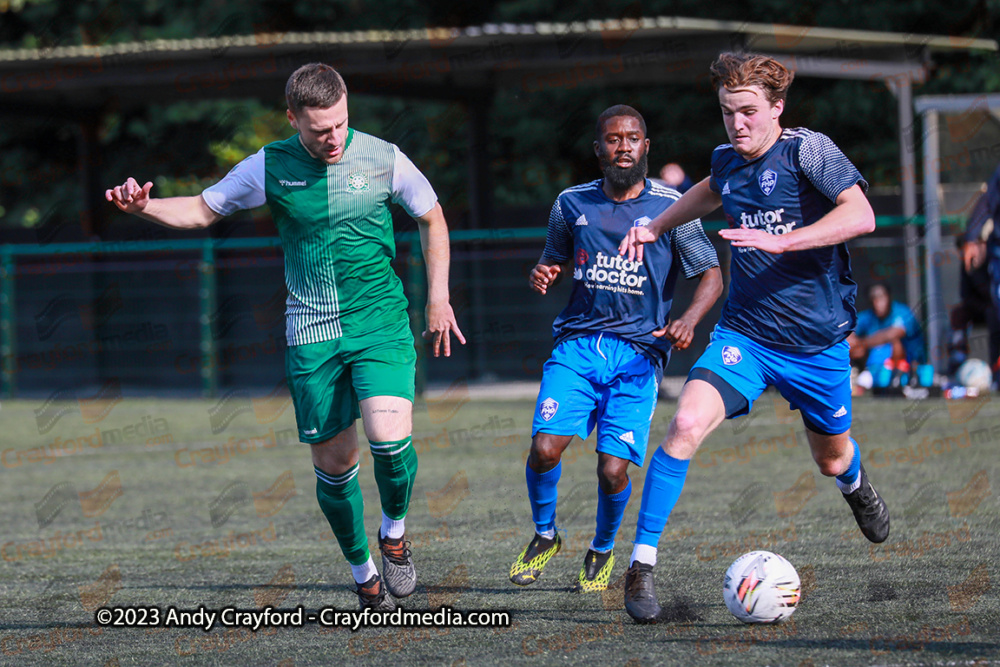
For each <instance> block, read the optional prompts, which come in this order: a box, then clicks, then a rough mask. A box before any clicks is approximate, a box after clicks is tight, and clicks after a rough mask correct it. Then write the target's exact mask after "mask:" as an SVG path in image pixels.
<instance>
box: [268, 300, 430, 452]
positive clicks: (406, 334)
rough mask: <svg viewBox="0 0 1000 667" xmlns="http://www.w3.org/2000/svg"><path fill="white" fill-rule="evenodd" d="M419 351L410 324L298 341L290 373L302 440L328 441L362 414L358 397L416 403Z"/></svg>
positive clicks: (289, 355) (289, 359) (290, 351)
mask: <svg viewBox="0 0 1000 667" xmlns="http://www.w3.org/2000/svg"><path fill="white" fill-rule="evenodd" d="M416 362H417V353H416V350H415V349H414V347H413V334H412V333H411V332H410V326H409V322H407V321H406V320H403V321H401V322H400V323H399V324H398V325H393V326H391V327H387V328H385V329H383V330H382V331H378V332H372V333H369V334H366V335H364V336H354V337H346V336H345V337H342V338H337V339H335V340H329V341H324V342H322V343H310V344H307V345H294V346H290V347H288V348H287V351H286V352H285V376H286V377H287V379H288V389H289V391H290V392H291V394H292V403H293V404H294V405H295V421H296V423H297V424H298V427H299V440H301V441H302V442H307V443H310V444H313V443H317V442H323V441H324V440H329V439H330V438H332V437H333V436H335V435H337V434H338V433H340V432H341V431H343V430H344V429H345V428H347V427H348V426H351V425H352V424H353V423H354V421H355V420H356V419H357V418H358V417H360V416H361V410H360V409H359V407H358V401H361V400H364V399H366V398H371V397H372V396H399V397H400V398H405V399H407V400H409V401H413V393H414V388H413V376H414V371H415V368H416Z"/></svg>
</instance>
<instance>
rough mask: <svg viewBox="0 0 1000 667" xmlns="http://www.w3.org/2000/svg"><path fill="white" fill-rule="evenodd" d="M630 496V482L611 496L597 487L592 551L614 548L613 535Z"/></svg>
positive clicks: (620, 523) (620, 521)
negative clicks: (595, 524)
mask: <svg viewBox="0 0 1000 667" xmlns="http://www.w3.org/2000/svg"><path fill="white" fill-rule="evenodd" d="M631 495H632V480H629V481H628V485H627V486H626V487H625V488H624V489H622V490H621V491H619V492H618V493H616V494H614V495H612V496H609V495H608V494H606V493H604V490H603V489H601V487H600V486H598V487H597V531H596V532H595V533H594V541H593V542H591V543H590V547H591V548H592V549H593V550H594V551H601V552H607V551H611V550H612V549H613V548H614V546H615V535H617V534H618V526H620V525H622V517H623V516H624V515H625V506H626V505H628V499H629V496H631Z"/></svg>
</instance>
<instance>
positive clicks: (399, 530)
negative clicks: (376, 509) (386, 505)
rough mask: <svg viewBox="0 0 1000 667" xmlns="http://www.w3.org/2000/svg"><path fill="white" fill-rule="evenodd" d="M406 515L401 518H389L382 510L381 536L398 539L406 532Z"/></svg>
mask: <svg viewBox="0 0 1000 667" xmlns="http://www.w3.org/2000/svg"><path fill="white" fill-rule="evenodd" d="M405 523H406V517H403V518H402V519H390V518H389V517H387V516H386V515H385V512H382V537H387V538H389V539H390V540H398V539H399V538H401V537H402V536H403V534H404V533H405V532H406V526H405Z"/></svg>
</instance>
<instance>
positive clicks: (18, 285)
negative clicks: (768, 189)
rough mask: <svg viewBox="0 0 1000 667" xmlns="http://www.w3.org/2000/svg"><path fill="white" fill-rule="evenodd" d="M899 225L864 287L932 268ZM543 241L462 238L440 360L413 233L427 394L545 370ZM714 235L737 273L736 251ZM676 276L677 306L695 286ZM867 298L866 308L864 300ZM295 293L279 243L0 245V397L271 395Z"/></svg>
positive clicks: (886, 228) (556, 293)
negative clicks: (453, 320)
mask: <svg viewBox="0 0 1000 667" xmlns="http://www.w3.org/2000/svg"><path fill="white" fill-rule="evenodd" d="M901 222H902V220H901V219H900V218H890V217H880V218H879V229H878V230H877V232H876V233H875V234H873V235H871V236H869V237H865V238H863V239H857V240H855V241H854V242H852V244H851V248H852V250H851V252H852V262H853V268H854V275H855V278H856V280H857V281H858V282H859V284H860V285H861V286H862V288H863V287H864V286H865V285H866V284H870V283H871V282H874V281H876V280H881V281H887V282H889V283H890V285H892V286H893V288H894V291H895V294H896V295H897V299H898V300H905V298H904V295H905V279H906V275H907V272H908V271H914V270H916V271H919V272H921V273H922V272H923V267H911V266H907V265H906V261H905V256H906V255H905V252H904V250H905V249H904V248H903V246H902V234H901V233H900V230H899V226H898V225H899V224H900V223H901ZM955 222H957V221H955ZM705 226H706V229H707V230H709V231H710V232H711V231H713V230H716V229H719V228H720V227H721V224H719V223H711V222H708V223H706V225H705ZM544 235H545V230H544V228H520V229H496V230H456V231H452V233H451V241H452V265H451V296H452V304H453V306H454V308H455V311H456V314H457V316H458V320H459V324H460V326H461V327H462V329H463V331H464V333H465V334H466V337H467V339H468V344H467V345H465V346H461V345H457V344H454V345H453V346H452V356H451V357H450V358H447V359H445V358H438V359H430V358H429V355H428V354H427V350H426V348H425V346H424V345H423V343H422V341H421V339H420V336H419V332H420V331H422V330H423V326H424V323H423V307H424V303H425V298H426V285H425V270H424V265H423V261H422V258H421V254H420V252H419V240H418V235H417V233H416V232H404V233H400V234H398V235H397V237H396V243H397V248H398V255H397V258H396V260H395V262H394V268H395V269H396V271H397V273H398V274H399V275H400V277H401V278H402V280H403V283H404V286H405V289H406V294H407V297H408V299H409V301H410V319H411V325H412V327H413V330H414V332H415V338H416V340H417V348H418V357H419V362H418V373H417V382H418V388H421V389H422V388H423V386H424V385H425V384H427V383H435V384H439V383H444V384H447V383H450V382H453V381H455V380H456V379H465V380H467V381H470V382H474V381H495V380H537V379H538V378H539V377H540V376H541V367H542V364H543V363H544V361H545V360H546V359H547V358H548V355H549V353H550V352H551V345H552V337H551V325H552V321H553V319H554V318H555V316H556V315H557V314H558V312H559V311H560V310H561V309H562V308H563V307H564V306H565V304H566V301H567V298H568V293H569V285H570V282H571V281H569V280H564V281H562V283H561V284H560V285H558V286H557V287H556V288H555V289H554V290H551V291H550V292H549V294H548V295H546V296H541V295H538V294H535V293H534V292H531V291H530V290H529V289H528V287H527V281H526V276H527V274H528V272H529V271H530V269H531V267H532V266H534V264H535V262H536V261H537V260H538V257H539V256H540V255H541V251H542V247H543V244H544ZM709 236H710V238H712V239H713V242H714V243H715V245H716V248H717V250H718V251H719V255H720V260H721V262H722V265H723V267H724V268H725V267H727V266H728V259H729V258H728V244H727V243H721V242H720V239H719V238H718V237H717V236H716V235H715V234H712V233H710V234H709ZM946 247H947V246H946ZM957 261H958V260H957V255H954V253H953V252H952V254H951V255H943V256H942V259H941V266H940V267H939V269H940V272H941V274H942V281H943V282H944V283H945V285H944V287H943V293H944V295H945V302H946V304H951V303H955V302H956V301H957V299H958V290H957V286H956V285H957V280H958V264H957ZM679 282H680V284H679V286H678V289H677V295H676V298H675V314H676V313H679V312H681V311H682V310H683V308H684V307H686V305H687V303H688V301H689V300H690V297H691V295H692V294H693V292H694V288H695V284H694V283H695V282H696V281H683V280H681V281H679ZM727 283H728V277H727ZM863 294H864V293H863V292H862V295H861V296H860V297H859V304H858V305H859V308H865V307H867V300H866V298H865V297H864V296H863ZM285 296H286V293H285V287H284V275H283V257H282V253H281V248H280V243H279V241H278V239H277V238H228V239H192V240H173V241H166V240H164V241H130V242H103V243H50V244H24V245H16V244H9V245H4V246H0V357H2V369H0V394H2V396H4V397H12V396H15V395H24V394H45V395H49V396H55V395H56V394H53V392H54V391H55V392H57V393H58V391H59V390H60V389H66V390H67V391H70V390H73V389H78V388H82V387H94V386H98V387H100V386H116V387H123V388H126V389H127V390H128V391H130V392H132V393H147V394H148V393H154V394H162V393H169V392H172V391H177V392H183V393H196V392H200V393H201V394H203V395H206V396H213V395H216V394H218V393H219V392H221V391H225V390H227V389H230V388H235V387H242V388H251V389H254V390H257V391H261V392H269V391H274V390H275V389H276V388H279V387H280V386H283V385H284V348H285V337H284V308H285ZM720 306H721V301H720V303H719V304H716V306H715V307H714V308H713V309H712V311H711V312H710V313H709V314H708V315H707V316H706V318H705V321H704V322H703V323H702V325H701V326H700V327H699V328H698V330H697V334H696V338H695V342H694V343H693V344H692V346H691V348H690V349H689V350H686V351H683V352H677V353H675V354H674V357H673V359H672V361H671V365H670V368H669V369H668V374H670V375H683V374H685V373H686V372H687V369H688V368H689V367H690V365H691V364H692V363H693V362H694V360H695V359H696V358H697V355H698V354H699V353H700V352H701V350H703V349H704V346H705V344H706V343H707V340H708V334H709V332H710V330H711V327H712V324H713V323H714V322H715V321H717V320H718V317H719V314H720V312H721V311H720ZM918 310H919V309H918ZM918 314H920V313H919V312H918ZM66 396H70V397H71V396H72V394H70V393H67V394H66Z"/></svg>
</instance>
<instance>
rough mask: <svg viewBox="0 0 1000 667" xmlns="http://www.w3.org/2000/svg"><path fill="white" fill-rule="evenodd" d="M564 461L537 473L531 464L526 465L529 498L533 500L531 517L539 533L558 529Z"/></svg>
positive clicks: (525, 475)
mask: <svg viewBox="0 0 1000 667" xmlns="http://www.w3.org/2000/svg"><path fill="white" fill-rule="evenodd" d="M561 474H562V461H560V462H559V463H557V464H556V467H555V468H553V469H552V470H549V471H548V472H543V473H537V472H535V471H534V470H532V469H531V467H530V466H527V465H525V466H524V478H525V481H527V482H528V500H529V501H531V519H532V520H533V521H534V522H535V530H536V531H537V532H538V533H539V534H545V533H547V532H551V531H555V529H556V500H557V499H558V497H559V490H558V489H557V488H556V487H557V485H558V484H559V476H560V475H561Z"/></svg>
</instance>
